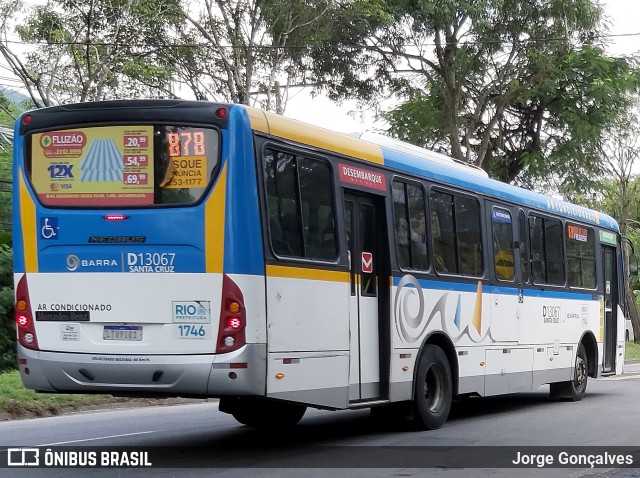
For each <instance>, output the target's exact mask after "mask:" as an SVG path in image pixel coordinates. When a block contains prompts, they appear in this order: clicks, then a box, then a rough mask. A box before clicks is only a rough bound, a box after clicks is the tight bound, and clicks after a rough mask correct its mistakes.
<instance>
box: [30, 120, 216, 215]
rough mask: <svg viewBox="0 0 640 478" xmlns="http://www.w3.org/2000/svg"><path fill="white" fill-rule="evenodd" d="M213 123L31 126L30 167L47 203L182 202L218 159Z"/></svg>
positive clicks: (197, 194)
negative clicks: (34, 130)
mask: <svg viewBox="0 0 640 478" xmlns="http://www.w3.org/2000/svg"><path fill="white" fill-rule="evenodd" d="M218 151H219V139H218V132H217V131H216V130H215V129H212V128H199V127H190V126H167V125H127V126H100V127H87V128H73V129H65V130H56V131H47V132H44V133H34V134H32V135H31V136H30V137H29V139H28V147H27V171H28V174H29V177H30V179H31V183H32V184H33V187H34V189H35V191H36V193H37V194H38V198H39V199H40V201H41V202H42V203H43V204H44V205H46V206H74V207H131V206H153V205H180V204H183V205H187V204H193V203H195V202H197V201H198V200H200V199H201V198H202V196H203V195H204V193H205V191H206V190H207V187H208V185H209V183H210V182H211V179H212V175H213V172H214V171H216V166H217V164H218V157H219V154H218Z"/></svg>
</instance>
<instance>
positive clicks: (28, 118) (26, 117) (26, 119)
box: [22, 115, 31, 124]
mask: <svg viewBox="0 0 640 478" xmlns="http://www.w3.org/2000/svg"><path fill="white" fill-rule="evenodd" d="M22 122H23V123H24V124H31V115H24V116H23V117H22Z"/></svg>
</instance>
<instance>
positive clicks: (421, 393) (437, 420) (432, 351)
mask: <svg viewBox="0 0 640 478" xmlns="http://www.w3.org/2000/svg"><path fill="white" fill-rule="evenodd" d="M452 396H453V382H452V378H451V366H450V365H449V360H448V359H447V356H446V354H445V353H444V351H443V350H442V349H441V348H440V347H438V346H436V345H427V346H426V347H425V348H424V350H423V352H422V355H421V356H420V360H419V362H418V370H417V372H416V381H415V390H414V398H413V407H414V421H415V422H416V425H418V427H420V428H423V429H426V430H435V429H438V428H440V427H441V426H442V425H444V423H445V422H446V421H447V417H448V416H449V411H450V410H451V399H452Z"/></svg>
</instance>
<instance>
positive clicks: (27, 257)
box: [20, 171, 38, 272]
mask: <svg viewBox="0 0 640 478" xmlns="http://www.w3.org/2000/svg"><path fill="white" fill-rule="evenodd" d="M20 221H21V223H22V224H21V226H22V242H23V244H24V267H25V272H38V243H37V238H38V236H37V234H38V231H37V228H36V205H35V203H34V202H33V199H31V195H30V194H29V190H28V189H27V184H26V182H25V180H24V175H23V174H22V171H20Z"/></svg>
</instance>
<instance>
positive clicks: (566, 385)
mask: <svg viewBox="0 0 640 478" xmlns="http://www.w3.org/2000/svg"><path fill="white" fill-rule="evenodd" d="M588 376H589V362H588V358H587V351H586V350H585V348H584V345H582V344H580V345H579V346H578V353H577V354H576V361H575V364H574V370H573V380H569V381H568V382H559V383H552V384H550V385H549V390H550V395H551V397H552V398H562V399H568V400H571V401H574V402H579V401H580V400H582V397H584V394H585V392H586V391H587V378H588Z"/></svg>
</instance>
